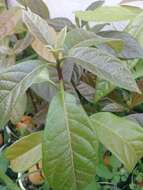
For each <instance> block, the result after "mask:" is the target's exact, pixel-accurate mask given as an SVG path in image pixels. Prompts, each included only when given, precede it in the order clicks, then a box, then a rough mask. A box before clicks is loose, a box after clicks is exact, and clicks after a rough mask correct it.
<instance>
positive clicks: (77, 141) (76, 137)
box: [43, 92, 97, 190]
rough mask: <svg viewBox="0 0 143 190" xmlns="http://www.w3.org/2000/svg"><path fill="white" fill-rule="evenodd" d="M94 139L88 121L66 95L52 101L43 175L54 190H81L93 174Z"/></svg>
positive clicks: (94, 158)
mask: <svg viewBox="0 0 143 190" xmlns="http://www.w3.org/2000/svg"><path fill="white" fill-rule="evenodd" d="M96 153H97V140H96V134H95V131H94V130H93V129H92V126H91V123H90V120H89V118H88V116H87V115H86V113H85V112H84V110H83V109H82V107H81V106H80V105H76V100H75V98H74V97H73V96H72V95H70V94H65V95H64V93H62V92H61V93H58V94H57V95H56V96H55V97H54V98H53V100H52V102H51V105H50V107H49V112H48V116H47V121H46V128H45V131H44V138H43V164H44V167H43V168H44V174H45V177H46V178H47V180H48V182H49V184H50V186H51V187H52V188H53V189H54V190H81V189H84V188H85V186H86V185H87V184H88V183H90V181H92V178H93V176H94V174H95V166H96Z"/></svg>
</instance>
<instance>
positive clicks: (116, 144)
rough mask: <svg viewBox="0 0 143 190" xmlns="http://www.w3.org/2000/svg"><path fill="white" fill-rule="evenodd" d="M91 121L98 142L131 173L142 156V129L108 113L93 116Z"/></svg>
mask: <svg viewBox="0 0 143 190" xmlns="http://www.w3.org/2000/svg"><path fill="white" fill-rule="evenodd" d="M91 121H92V123H93V126H94V127H95V130H96V131H97V136H98V138H99V140H100V142H101V143H102V144H103V145H104V146H105V147H106V148H107V149H109V150H110V151H111V152H112V153H113V154H114V155H115V156H116V157H117V158H118V159H119V160H120V161H121V162H122V163H123V164H124V165H125V167H126V168H127V169H128V170H129V171H131V170H132V169H133V168H134V167H135V165H136V163H137V162H138V161H139V159H140V158H141V157H142V156H143V150H142V148H141V147H142V146H143V128H141V127H140V125H138V124H136V123H134V122H132V121H129V120H128V119H125V118H120V117H117V116H116V115H114V114H111V113H108V112H105V113H97V114H94V115H93V116H91ZM105 134H106V135H105Z"/></svg>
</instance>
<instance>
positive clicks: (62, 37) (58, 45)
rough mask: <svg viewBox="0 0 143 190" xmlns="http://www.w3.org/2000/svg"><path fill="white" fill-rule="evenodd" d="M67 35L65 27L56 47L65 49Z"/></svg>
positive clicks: (58, 37)
mask: <svg viewBox="0 0 143 190" xmlns="http://www.w3.org/2000/svg"><path fill="white" fill-rule="evenodd" d="M66 35H67V27H65V28H63V29H62V30H61V31H60V32H59V34H58V36H57V40H56V44H55V47H56V48H57V49H63V45H64V41H65V38H66Z"/></svg>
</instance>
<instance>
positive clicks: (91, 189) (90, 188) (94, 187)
mask: <svg viewBox="0 0 143 190" xmlns="http://www.w3.org/2000/svg"><path fill="white" fill-rule="evenodd" d="M84 190H99V189H98V187H97V183H96V181H95V179H94V180H93V182H92V183H91V184H89V185H88V186H87V187H86V188H85V189H84Z"/></svg>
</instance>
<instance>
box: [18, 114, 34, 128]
mask: <svg viewBox="0 0 143 190" xmlns="http://www.w3.org/2000/svg"><path fill="white" fill-rule="evenodd" d="M16 128H17V129H24V128H25V129H26V128H34V124H33V120H32V117H30V116H23V117H22V118H21V120H20V122H19V123H17V125H16Z"/></svg>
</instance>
